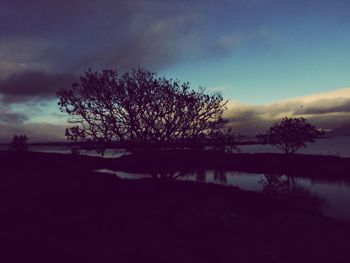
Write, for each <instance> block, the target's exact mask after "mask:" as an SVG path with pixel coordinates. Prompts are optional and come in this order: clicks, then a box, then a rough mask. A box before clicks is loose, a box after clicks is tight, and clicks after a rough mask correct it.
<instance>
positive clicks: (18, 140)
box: [10, 135, 28, 152]
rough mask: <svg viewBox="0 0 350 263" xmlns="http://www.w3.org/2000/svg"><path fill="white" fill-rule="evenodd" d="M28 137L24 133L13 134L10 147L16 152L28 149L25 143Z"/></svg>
mask: <svg viewBox="0 0 350 263" xmlns="http://www.w3.org/2000/svg"><path fill="white" fill-rule="evenodd" d="M27 140H28V137H27V136H26V135H19V136H18V135H14V136H13V139H12V142H11V143H10V149H12V150H14V151H17V152H25V151H27V150H28V145H27Z"/></svg>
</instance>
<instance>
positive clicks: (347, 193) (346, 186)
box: [98, 169, 350, 220]
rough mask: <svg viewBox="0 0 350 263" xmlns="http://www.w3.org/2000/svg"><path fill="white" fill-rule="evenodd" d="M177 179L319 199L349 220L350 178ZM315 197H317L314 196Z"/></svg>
mask: <svg viewBox="0 0 350 263" xmlns="http://www.w3.org/2000/svg"><path fill="white" fill-rule="evenodd" d="M98 171H99V172H101V173H112V174H116V175H117V176H118V177H120V178H125V179H141V178H147V177H150V175H147V174H136V173H126V172H121V171H111V170H107V169H101V170H98ZM179 179H180V180H189V181H197V182H205V183H215V184H221V185H230V186H236V187H239V188H241V189H243V190H248V191H257V192H262V191H264V192H267V193H269V192H270V193H271V192H272V193H273V194H283V193H285V194H295V195H296V196H298V195H300V194H302V195H303V196H304V197H307V198H309V199H314V200H315V199H319V200H318V201H320V204H321V206H320V208H321V210H322V212H323V214H324V215H327V216H330V217H334V218H339V219H345V220H350V181H346V180H324V179H310V178H306V177H298V178H293V179H292V180H291V182H290V184H289V185H288V178H287V176H286V175H265V174H254V173H245V172H235V171H213V170H206V171H197V172H192V173H186V174H184V175H183V176H182V177H180V178H179ZM316 201H317V200H316Z"/></svg>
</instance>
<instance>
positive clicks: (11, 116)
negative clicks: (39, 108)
mask: <svg viewBox="0 0 350 263" xmlns="http://www.w3.org/2000/svg"><path fill="white" fill-rule="evenodd" d="M27 120H29V117H28V115H26V114H24V113H16V112H11V111H6V110H1V109H0V123H3V124H19V123H23V122H25V121H27Z"/></svg>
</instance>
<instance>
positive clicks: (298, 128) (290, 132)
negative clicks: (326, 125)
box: [257, 117, 324, 153]
mask: <svg viewBox="0 0 350 263" xmlns="http://www.w3.org/2000/svg"><path fill="white" fill-rule="evenodd" d="M322 134H324V131H323V130H318V129H316V128H315V126H313V125H311V124H309V123H307V121H306V120H305V119H304V118H302V117H300V118H287V117H285V118H283V119H282V120H281V121H280V122H278V123H275V124H274V125H273V126H272V127H271V128H270V130H269V131H267V132H266V133H265V134H259V135H257V138H258V141H259V142H260V143H264V144H271V145H274V146H276V147H278V148H279V149H281V150H283V151H284V152H285V153H294V152H296V151H297V150H298V149H299V148H301V147H306V143H307V142H315V139H317V138H318V137H319V136H321V135H322Z"/></svg>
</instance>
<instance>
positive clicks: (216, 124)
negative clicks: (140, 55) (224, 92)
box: [57, 68, 227, 149]
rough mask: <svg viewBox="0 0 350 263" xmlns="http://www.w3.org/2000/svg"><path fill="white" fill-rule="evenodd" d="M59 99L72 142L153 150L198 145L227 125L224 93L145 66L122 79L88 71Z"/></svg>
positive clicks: (107, 72) (109, 73) (60, 93)
mask: <svg viewBox="0 0 350 263" xmlns="http://www.w3.org/2000/svg"><path fill="white" fill-rule="evenodd" d="M57 95H58V96H59V99H60V102H59V107H60V110H61V111H62V112H65V113H68V115H69V116H70V117H71V118H70V119H69V122H70V123H71V124H73V127H70V128H67V130H66V137H67V138H68V139H70V140H73V141H88V142H94V143H98V144H99V145H105V146H106V145H108V146H110V145H111V144H115V143H119V144H124V145H127V146H128V147H129V148H142V149H150V148H151V149H153V148H161V147H166V146H169V145H174V144H178V143H180V142H184V141H186V142H188V141H198V140H199V139H200V138H203V137H207V136H209V135H210V134H213V133H214V132H215V131H218V130H220V129H221V128H222V127H223V126H224V125H225V123H226V122H227V121H226V120H225V119H223V118H222V114H223V111H224V109H225V108H226V103H227V101H224V100H223V98H222V96H221V95H220V94H216V93H215V94H207V93H206V92H205V90H204V89H199V90H198V91H195V90H192V89H190V86H189V83H180V82H179V81H178V80H172V79H166V78H165V77H158V76H157V75H156V74H155V73H152V72H150V71H148V70H146V69H144V68H139V69H135V70H133V71H131V72H127V73H125V74H123V75H119V74H118V73H117V71H115V70H110V69H107V70H103V71H102V72H93V71H91V70H88V71H86V72H85V74H84V75H83V76H81V77H80V81H79V82H77V83H75V84H73V86H72V88H71V89H67V90H66V89H60V90H59V91H58V92H57Z"/></svg>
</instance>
